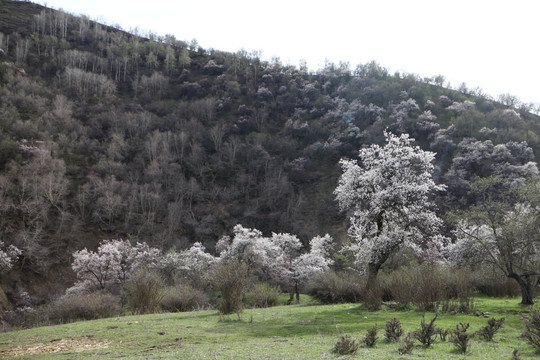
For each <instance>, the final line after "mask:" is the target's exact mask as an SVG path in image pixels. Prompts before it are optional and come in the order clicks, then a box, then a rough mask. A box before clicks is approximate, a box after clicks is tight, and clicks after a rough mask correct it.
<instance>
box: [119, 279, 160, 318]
mask: <svg viewBox="0 0 540 360" xmlns="http://www.w3.org/2000/svg"><path fill="white" fill-rule="evenodd" d="M126 288H127V293H128V305H129V307H130V308H131V310H132V311H133V312H134V313H137V314H151V313H155V312H158V311H159V310H160V302H161V300H162V299H163V296H164V295H165V289H164V283H163V279H162V278H161V277H160V276H159V274H157V273H156V272H154V271H147V270H143V269H140V270H138V271H136V272H135V274H133V276H132V277H131V278H130V279H129V281H128V283H127V286H126Z"/></svg>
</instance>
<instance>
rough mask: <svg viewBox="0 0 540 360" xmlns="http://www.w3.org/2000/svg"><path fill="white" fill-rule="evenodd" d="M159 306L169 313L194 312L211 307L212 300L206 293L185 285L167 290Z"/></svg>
mask: <svg viewBox="0 0 540 360" xmlns="http://www.w3.org/2000/svg"><path fill="white" fill-rule="evenodd" d="M159 305H160V306H161V310H164V311H169V312H182V311H192V310H198V309H205V308H208V307H210V299H209V297H208V295H206V293H205V292H204V291H202V290H199V289H196V288H194V287H193V286H191V285H189V284H183V285H178V286H172V287H169V288H167V289H166V290H165V295H164V296H163V298H162V299H161V301H160V302H159Z"/></svg>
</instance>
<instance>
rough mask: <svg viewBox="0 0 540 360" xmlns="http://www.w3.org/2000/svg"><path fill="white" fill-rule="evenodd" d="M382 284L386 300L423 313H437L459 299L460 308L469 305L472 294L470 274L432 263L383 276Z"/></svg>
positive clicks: (401, 269) (405, 268)
mask: <svg viewBox="0 0 540 360" xmlns="http://www.w3.org/2000/svg"><path fill="white" fill-rule="evenodd" d="M380 285H381V290H382V293H383V298H385V299H386V300H394V301H396V302H398V303H400V304H403V305H407V306H408V305H416V306H417V307H418V309H419V310H420V311H435V310H437V309H438V307H439V305H440V304H442V303H444V302H447V303H448V301H449V299H458V300H459V304H460V305H461V304H468V302H469V299H470V298H471V294H472V291H473V284H472V280H471V276H470V273H469V272H467V271H464V270H461V269H456V268H450V267H447V266H440V265H431V264H427V265H416V266H410V267H403V268H400V269H398V270H394V271H392V272H390V273H388V274H382V276H381V278H380Z"/></svg>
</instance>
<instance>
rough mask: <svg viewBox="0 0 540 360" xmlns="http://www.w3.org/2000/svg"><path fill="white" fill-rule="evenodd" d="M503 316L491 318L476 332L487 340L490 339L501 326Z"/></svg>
mask: <svg viewBox="0 0 540 360" xmlns="http://www.w3.org/2000/svg"><path fill="white" fill-rule="evenodd" d="M503 323H504V318H500V319H496V318H491V319H489V320H488V321H487V325H486V326H484V327H482V328H481V329H480V330H478V331H477V332H476V334H477V335H478V336H480V337H482V338H484V339H485V340H487V341H492V340H493V336H494V335H495V333H496V332H497V331H499V329H500V328H501V327H502V326H503Z"/></svg>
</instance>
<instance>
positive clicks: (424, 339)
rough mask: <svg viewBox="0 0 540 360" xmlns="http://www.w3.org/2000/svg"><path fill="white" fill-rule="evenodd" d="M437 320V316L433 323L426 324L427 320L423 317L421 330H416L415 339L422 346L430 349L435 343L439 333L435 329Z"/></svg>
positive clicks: (432, 320)
mask: <svg viewBox="0 0 540 360" xmlns="http://www.w3.org/2000/svg"><path fill="white" fill-rule="evenodd" d="M435 320H437V315H435V317H434V318H433V319H431V321H430V322H429V324H427V323H426V320H425V318H424V316H422V321H421V322H420V329H418V330H416V331H415V332H414V338H415V339H416V340H418V341H420V343H422V345H424V346H426V347H429V346H431V344H433V342H435V336H436V335H437V333H438V330H437V328H436V327H435V325H434V324H435Z"/></svg>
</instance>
